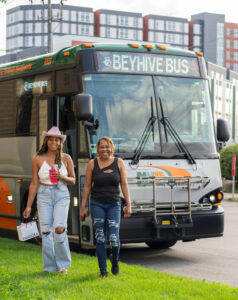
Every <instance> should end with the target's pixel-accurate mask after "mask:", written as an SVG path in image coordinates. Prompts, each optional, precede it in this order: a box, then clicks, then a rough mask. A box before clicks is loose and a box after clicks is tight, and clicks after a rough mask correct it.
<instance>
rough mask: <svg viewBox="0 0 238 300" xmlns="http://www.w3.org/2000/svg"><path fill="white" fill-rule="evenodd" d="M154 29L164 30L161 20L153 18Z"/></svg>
mask: <svg viewBox="0 0 238 300" xmlns="http://www.w3.org/2000/svg"><path fill="white" fill-rule="evenodd" d="M155 29H158V30H164V21H163V20H155Z"/></svg>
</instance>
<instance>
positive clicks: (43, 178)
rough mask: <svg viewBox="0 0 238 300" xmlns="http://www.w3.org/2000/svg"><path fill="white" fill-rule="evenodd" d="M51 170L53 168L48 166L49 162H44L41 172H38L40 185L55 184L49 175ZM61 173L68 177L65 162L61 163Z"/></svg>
mask: <svg viewBox="0 0 238 300" xmlns="http://www.w3.org/2000/svg"><path fill="white" fill-rule="evenodd" d="M50 169H51V166H49V165H48V164H47V162H46V161H44V162H43V164H42V165H41V167H40V170H39V172H38V176H39V181H40V183H43V184H53V183H52V182H51V181H50V174H49V171H50ZM59 171H60V173H61V174H62V175H65V176H68V171H67V169H66V167H65V164H64V163H63V162H62V163H61V168H60V169H59ZM59 182H62V181H61V180H60V181H59Z"/></svg>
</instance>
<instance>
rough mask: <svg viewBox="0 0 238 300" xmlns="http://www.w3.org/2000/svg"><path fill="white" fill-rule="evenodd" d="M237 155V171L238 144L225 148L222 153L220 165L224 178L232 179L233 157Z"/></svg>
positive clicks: (237, 163)
mask: <svg viewBox="0 0 238 300" xmlns="http://www.w3.org/2000/svg"><path fill="white" fill-rule="evenodd" d="M234 154H235V155H236V170H238V169H237V168H238V144H236V145H233V146H229V147H226V148H223V149H222V150H221V152H220V165H221V174H222V177H225V178H226V179H232V174H231V170H232V155H234Z"/></svg>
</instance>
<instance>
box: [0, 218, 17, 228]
mask: <svg viewBox="0 0 238 300" xmlns="http://www.w3.org/2000/svg"><path fill="white" fill-rule="evenodd" d="M16 226H17V225H16V220H14V219H9V218H4V217H0V227H1V228H4V229H12V230H16Z"/></svg>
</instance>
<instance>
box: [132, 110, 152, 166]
mask: <svg viewBox="0 0 238 300" xmlns="http://www.w3.org/2000/svg"><path fill="white" fill-rule="evenodd" d="M155 121H156V117H154V116H151V117H150V118H149V120H148V122H147V124H146V127H145V130H144V132H143V133H142V136H141V138H140V140H139V143H138V144H137V146H136V149H135V150H134V155H133V158H132V161H131V165H137V164H138V162H139V160H140V157H141V154H142V152H143V150H144V148H145V145H146V143H147V141H148V138H149V136H150V134H151V132H152V131H153V129H154V123H155Z"/></svg>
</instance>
